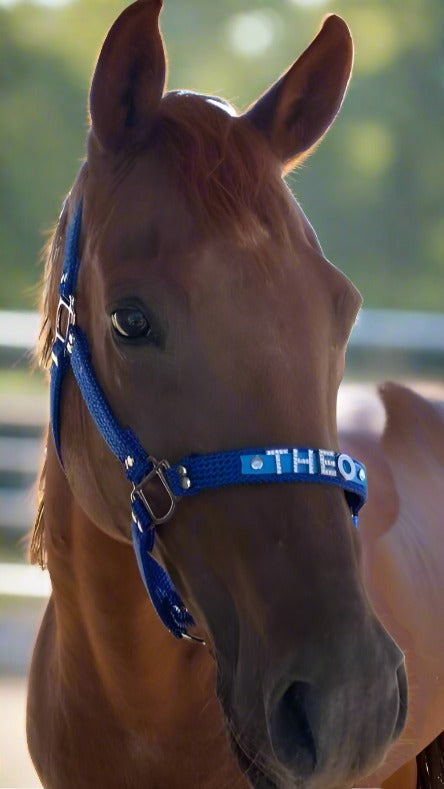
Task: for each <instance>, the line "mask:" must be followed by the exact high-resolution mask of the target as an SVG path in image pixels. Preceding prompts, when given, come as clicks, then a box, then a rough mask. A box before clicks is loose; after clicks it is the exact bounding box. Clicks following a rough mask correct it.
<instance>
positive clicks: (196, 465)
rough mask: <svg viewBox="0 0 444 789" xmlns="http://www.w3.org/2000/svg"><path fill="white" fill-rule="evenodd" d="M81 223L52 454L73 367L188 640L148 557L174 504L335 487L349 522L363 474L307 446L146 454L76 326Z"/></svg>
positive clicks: (160, 602)
mask: <svg viewBox="0 0 444 789" xmlns="http://www.w3.org/2000/svg"><path fill="white" fill-rule="evenodd" d="M81 221H82V204H81V203H80V204H79V206H78V208H77V211H76V214H75V216H74V219H73V221H72V223H71V225H70V227H69V229H68V233H67V238H66V246H65V257H64V264H63V272H62V278H61V281H60V287H59V295H60V300H59V305H58V309H57V317H56V338H55V341H54V345H53V348H52V366H51V425H52V433H53V436H54V443H55V446H56V450H57V454H58V456H59V459H60V462H61V463H62V459H61V449H60V425H59V413H60V394H61V387H62V382H63V378H64V375H65V373H66V371H67V370H68V368H69V367H71V369H72V371H73V373H74V376H75V378H76V381H77V383H78V386H79V389H80V392H81V394H82V397H83V400H84V402H85V404H86V406H87V408H88V410H89V413H90V414H91V416H92V418H93V420H94V422H95V424H96V426H97V429H98V430H99V432H100V434H101V436H102V438H103V439H104V440H105V442H106V443H107V445H108V447H109V448H110V450H111V451H112V452H113V454H114V455H115V456H116V457H117V458H118V460H120V462H121V464H122V466H123V468H124V471H125V474H126V476H127V478H128V479H129V481H130V482H131V483H132V486H133V487H132V491H131V511H132V536H133V545H134V550H135V554H136V558H137V563H138V566H139V570H140V573H141V576H142V579H143V582H144V584H145V587H146V589H147V592H148V594H149V596H150V598H151V601H152V603H153V605H154V608H155V609H156V611H157V613H158V615H159V617H160V619H161V620H162V622H163V623H164V625H165V626H166V627H167V628H168V630H170V631H171V633H172V634H173V635H174V636H176V637H177V638H192V636H189V635H188V633H187V628H188V626H189V625H191V624H193V618H192V616H191V614H190V613H189V612H188V611H187V609H186V608H185V606H184V604H183V602H182V600H181V599H180V597H179V595H178V594H177V592H176V590H175V588H174V585H173V583H172V581H171V579H170V577H169V575H168V574H167V573H166V571H165V570H164V569H163V567H161V566H160V564H158V563H157V562H156V561H155V559H153V557H152V556H151V551H152V549H153V546H154V539H155V527H156V526H158V525H159V524H162V523H166V521H168V520H169V519H170V518H172V516H173V515H174V512H175V509H176V506H177V503H178V501H179V500H180V499H181V498H182V497H185V496H194V495H195V494H196V493H199V492H200V491H203V490H208V489H210V488H221V487H225V486H227V485H242V484H252V483H268V482H316V483H320V484H328V485H337V486H339V487H340V488H342V489H343V490H344V492H345V496H346V499H347V502H348V504H349V506H350V510H351V514H352V518H353V522H354V523H355V525H356V526H357V524H358V512H359V510H360V509H361V507H362V505H363V504H364V503H365V501H366V499H367V479H366V472H365V468H364V466H363V465H362V463H360V462H359V461H358V460H355V459H353V458H351V457H350V456H349V455H346V454H344V453H338V452H334V451H332V450H324V449H312V448H309V447H297V448H296V447H288V448H266V447H260V448H254V449H237V450H233V451H231V452H214V453H212V454H208V455H189V456H188V457H186V458H184V459H183V460H181V461H180V462H179V463H176V464H175V465H173V466H170V464H169V463H168V462H167V461H166V460H160V461H159V460H156V458H154V457H152V456H151V455H148V454H147V453H146V452H145V450H144V449H143V447H142V446H141V444H140V442H139V440H138V438H137V436H136V435H135V433H134V432H133V431H132V430H131V429H130V428H122V427H121V426H120V425H119V424H118V422H117V420H116V419H115V417H114V415H113V413H112V411H111V409H110V407H109V405H108V402H107V401H106V398H105V396H104V394H103V392H102V389H101V387H100V384H99V382H98V381H97V378H96V376H95V373H94V369H93V367H92V364H91V358H90V351H89V346H88V341H87V338H86V335H85V334H84V332H83V331H82V330H81V328H80V327H79V326H78V325H77V324H76V312H75V293H76V285H77V276H78V271H79V265H80V256H79V242H80V230H81ZM151 480H154V481H156V482H157V484H158V485H160V486H161V487H162V488H163V490H164V492H165V499H166V501H167V505H166V507H165V510H164V511H162V512H157V511H154V509H153V506H152V504H150V501H149V498H148V495H149V494H148V492H147V490H146V486H147V484H148V483H149V482H150V481H151Z"/></svg>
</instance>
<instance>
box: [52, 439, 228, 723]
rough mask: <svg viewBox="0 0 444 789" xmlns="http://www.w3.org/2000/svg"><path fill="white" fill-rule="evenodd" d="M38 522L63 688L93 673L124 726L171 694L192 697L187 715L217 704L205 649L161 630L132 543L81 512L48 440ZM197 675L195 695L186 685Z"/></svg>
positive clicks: (163, 702)
mask: <svg viewBox="0 0 444 789" xmlns="http://www.w3.org/2000/svg"><path fill="white" fill-rule="evenodd" d="M44 517H45V541H46V550H47V560H48V569H49V573H50V576H51V582H52V587H53V604H54V612H55V622H56V629H57V655H58V658H59V660H58V663H59V668H60V670H61V672H62V674H63V676H66V677H68V678H69V683H70V684H71V685H72V684H73V683H74V684H77V683H79V684H80V683H83V682H84V680H85V679H86V677H85V674H87V675H88V678H89V679H91V676H93V677H94V676H96V678H97V679H98V680H99V682H100V686H101V688H102V689H103V692H104V693H105V695H106V696H107V699H108V701H110V702H111V703H112V706H113V707H114V708H115V709H116V710H117V711H118V713H119V717H120V719H121V720H122V721H124V720H127V722H128V726H137V725H138V722H139V723H140V722H141V720H142V719H144V718H146V715H147V711H148V710H150V709H153V707H155V706H157V705H159V704H161V705H162V706H163V708H164V709H165V700H166V699H168V698H171V697H173V698H174V696H175V691H177V693H178V694H180V695H181V697H182V698H183V695H184V694H185V695H187V694H188V693H189V694H190V699H189V705H188V709H189V711H192V710H195V707H196V704H198V705H202V703H206V701H207V700H208V698H211V697H213V698H214V701H215V694H214V674H213V672H214V667H213V662H212V660H211V658H210V657H209V655H208V652H207V651H206V650H205V649H203V648H201V647H200V646H196V645H194V644H187V643H185V642H182V641H181V642H177V641H176V640H175V639H174V638H173V637H172V636H171V635H170V634H169V633H168V632H167V631H166V630H165V628H164V627H163V626H162V625H161V623H160V622H159V620H158V619H157V615H156V614H155V612H154V610H153V609H152V606H151V604H150V602H149V600H148V598H147V595H146V592H145V589H144V587H143V584H142V581H141V579H140V577H139V572H138V569H137V565H136V561H135V557H134V553H133V549H132V547H131V545H129V544H128V545H127V544H124V543H121V542H118V541H117V540H114V539H112V538H111V537H109V536H107V535H106V534H104V533H103V532H102V531H101V530H99V529H98V528H97V527H96V526H95V525H94V524H93V523H92V521H91V520H90V519H89V518H88V516H87V515H86V514H85V512H84V511H83V510H82V509H81V508H80V506H79V505H78V504H77V502H76V501H75V499H74V496H73V494H72V492H71V490H70V487H69V484H68V482H67V479H66V477H65V476H64V474H63V471H62V469H61V468H60V465H59V462H58V459H57V457H56V453H55V449H54V446H53V444H52V442H51V441H50V442H49V445H48V457H47V470H46V483H45V516H44ZM190 669H191V672H190ZM196 670H197V671H198V673H199V686H198V687H197V691H196V687H194V684H193V682H191V681H190V676H193V672H195V671H196ZM196 692H197V696H198V697H197V698H196ZM199 692H200V694H202V692H203V697H202V695H200V698H199ZM183 707H184V708H185V705H183Z"/></svg>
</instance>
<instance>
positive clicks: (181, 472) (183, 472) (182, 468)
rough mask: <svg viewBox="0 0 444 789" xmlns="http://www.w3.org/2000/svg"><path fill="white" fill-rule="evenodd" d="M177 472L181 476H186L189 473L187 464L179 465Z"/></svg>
mask: <svg viewBox="0 0 444 789" xmlns="http://www.w3.org/2000/svg"><path fill="white" fill-rule="evenodd" d="M177 473H178V474H179V477H186V475H187V474H188V472H187V470H186V468H185V466H178V467H177Z"/></svg>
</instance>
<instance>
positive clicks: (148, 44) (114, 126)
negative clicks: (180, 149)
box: [90, 0, 166, 152]
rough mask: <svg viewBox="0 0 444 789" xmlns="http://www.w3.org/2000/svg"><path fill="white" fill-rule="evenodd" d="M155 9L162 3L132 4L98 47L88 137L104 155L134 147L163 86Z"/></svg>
mask: <svg viewBox="0 0 444 789" xmlns="http://www.w3.org/2000/svg"><path fill="white" fill-rule="evenodd" d="M161 7H162V0H137V2H136V3H133V4H132V5H130V6H128V8H126V9H125V11H123V13H122V14H121V15H120V16H119V17H118V19H117V20H116V22H114V24H113V26H112V28H111V30H110V31H109V33H108V35H107V37H106V39H105V43H104V44H103V47H102V50H101V52H100V55H99V59H98V61H97V66H96V69H95V72H94V76H93V80H92V84H91V92H90V112H91V122H92V129H93V132H94V135H95V136H96V137H97V139H98V141H99V143H100V144H101V145H102V146H103V148H105V150H108V151H112V152H116V151H118V150H119V149H121V148H122V147H128V146H132V145H134V144H137V143H139V142H140V141H141V140H143V139H144V138H145V137H146V136H147V134H148V132H149V129H150V126H151V121H152V118H153V115H154V113H155V111H156V109H157V106H158V104H159V102H160V100H161V98H162V93H163V88H164V84H165V73H166V63H165V53H164V48H163V42H162V38H161V35H160V32H159V22H158V20H159V13H160V9H161Z"/></svg>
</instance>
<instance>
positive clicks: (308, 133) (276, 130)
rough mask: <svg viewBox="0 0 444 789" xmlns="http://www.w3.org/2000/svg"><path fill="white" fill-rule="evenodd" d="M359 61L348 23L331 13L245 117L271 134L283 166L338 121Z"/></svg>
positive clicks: (266, 134)
mask: <svg viewBox="0 0 444 789" xmlns="http://www.w3.org/2000/svg"><path fill="white" fill-rule="evenodd" d="M352 64H353V42H352V39H351V35H350V31H349V29H348V27H347V25H346V24H345V22H344V21H343V20H342V19H341V18H340V17H338V16H336V15H334V14H331V15H330V16H328V17H327V18H326V19H325V21H324V24H323V25H322V27H321V30H320V31H319V33H318V35H317V36H316V38H315V39H314V40H313V41H312V43H311V44H310V46H309V47H308V48H307V49H306V50H305V52H303V53H302V55H301V56H300V58H299V59H298V60H297V61H296V62H295V63H294V64H293V66H292V67H291V68H290V69H289V71H287V72H286V73H285V74H284V75H283V76H282V77H281V78H280V79H279V80H278V81H277V82H276V83H275V84H274V85H272V87H271V88H270V89H269V90H268V91H266V93H264V95H263V96H261V98H259V99H258V100H257V101H256V102H255V104H253V105H252V106H251V107H250V108H249V109H248V110H247V112H246V113H245V114H244V116H243V117H246V118H248V120H249V121H250V122H251V123H252V124H253V125H254V126H256V128H257V129H259V130H260V131H261V132H262V133H263V134H265V136H266V137H267V138H268V140H269V143H270V145H271V147H272V149H273V151H274V152H275V154H276V155H277V156H278V157H279V159H280V161H281V162H282V163H283V164H286V165H287V168H286V169H288V163H289V162H291V160H292V159H295V158H296V157H298V156H300V155H301V154H303V153H304V152H306V151H308V149H309V148H311V147H312V146H313V145H314V144H315V143H316V142H318V140H319V139H320V138H321V137H322V135H323V134H325V132H326V131H327V129H328V128H329V126H330V125H331V123H332V122H333V120H334V118H335V116H336V114H337V113H338V111H339V108H340V106H341V103H342V99H343V98H344V95H345V91H346V89H347V84H348V80H349V78H350V73H351V69H352Z"/></svg>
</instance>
